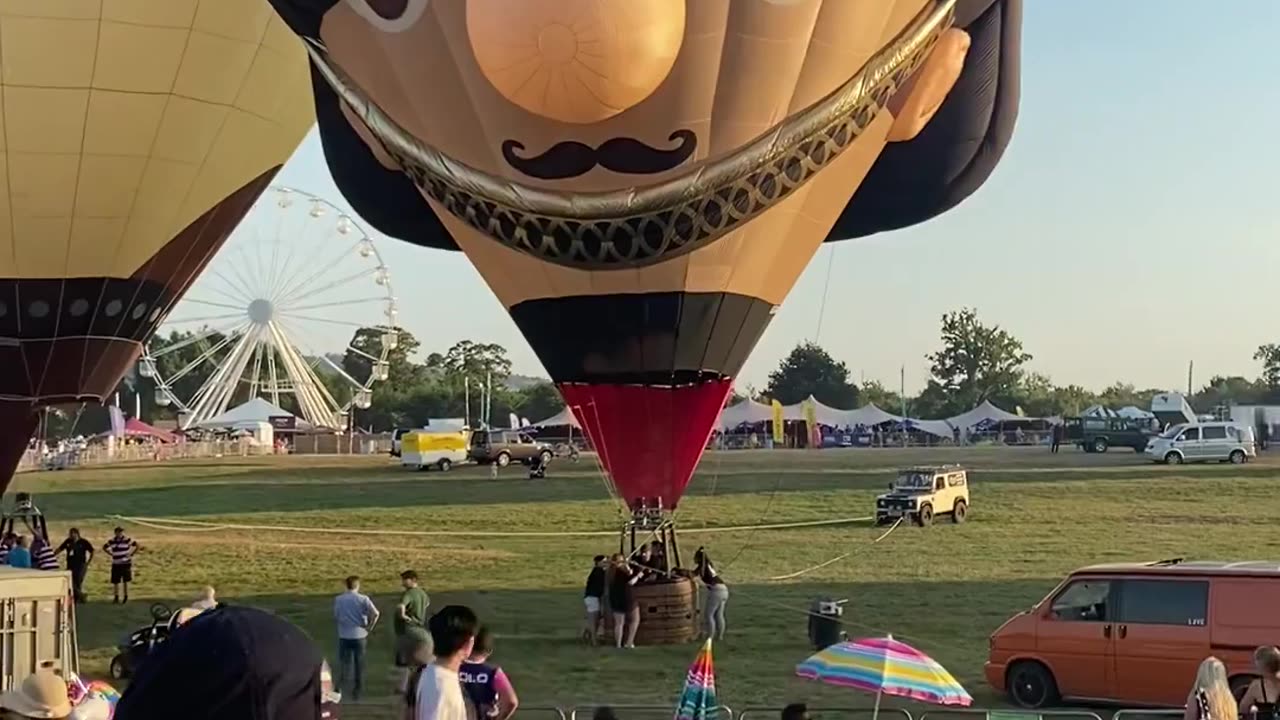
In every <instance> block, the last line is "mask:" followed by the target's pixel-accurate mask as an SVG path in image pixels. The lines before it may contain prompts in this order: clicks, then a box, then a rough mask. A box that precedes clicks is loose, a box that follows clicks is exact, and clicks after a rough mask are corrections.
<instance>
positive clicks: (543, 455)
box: [538, 450, 554, 467]
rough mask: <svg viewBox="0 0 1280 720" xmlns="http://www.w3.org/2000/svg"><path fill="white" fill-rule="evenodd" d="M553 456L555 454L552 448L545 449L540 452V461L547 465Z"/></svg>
mask: <svg viewBox="0 0 1280 720" xmlns="http://www.w3.org/2000/svg"><path fill="white" fill-rule="evenodd" d="M552 457H554V456H553V455H552V454H551V451H550V450H543V451H542V452H540V453H538V462H539V463H541V464H542V465H543V466H544V467H545V466H546V465H547V464H549V463H550V462H551V458H552Z"/></svg>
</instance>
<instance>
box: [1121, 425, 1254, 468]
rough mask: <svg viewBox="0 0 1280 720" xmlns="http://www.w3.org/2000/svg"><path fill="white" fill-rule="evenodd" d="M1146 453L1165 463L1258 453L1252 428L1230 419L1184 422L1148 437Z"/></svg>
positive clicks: (1248, 456)
mask: <svg viewBox="0 0 1280 720" xmlns="http://www.w3.org/2000/svg"><path fill="white" fill-rule="evenodd" d="M1146 453H1147V457H1149V458H1151V460H1152V461H1154V462H1162V463H1165V464H1166V465H1179V464H1181V463H1184V462H1231V463H1235V464H1237V465H1238V464H1240V463H1243V462H1245V461H1247V460H1251V459H1253V458H1255V457H1257V456H1258V445H1257V442H1256V441H1255V439H1254V436H1253V428H1252V427H1250V426H1248V425H1242V424H1240V423H1232V422H1206V423H1196V424H1191V423H1183V424H1181V425H1174V426H1172V427H1170V428H1169V429H1168V430H1166V431H1165V432H1164V433H1163V434H1161V435H1160V436H1159V437H1154V438H1151V439H1150V440H1148V441H1147V450H1146Z"/></svg>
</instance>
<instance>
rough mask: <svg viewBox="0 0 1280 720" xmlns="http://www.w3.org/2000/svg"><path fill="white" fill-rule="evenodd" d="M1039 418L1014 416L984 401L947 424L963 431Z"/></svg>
mask: <svg viewBox="0 0 1280 720" xmlns="http://www.w3.org/2000/svg"><path fill="white" fill-rule="evenodd" d="M1035 419H1037V418H1026V417H1022V416H1021V415H1014V414H1013V413H1011V412H1008V411H1005V410H1001V409H1000V408H998V407H996V406H995V405H992V404H991V401H990V400H983V401H982V404H981V405H979V406H978V407H976V408H974V409H972V410H970V411H969V412H966V413H961V414H959V415H956V416H955V417H952V418H947V424H948V425H950V426H951V427H954V428H960V429H961V430H968V429H969V428H971V427H973V426H975V425H978V424H980V423H984V422H1013V421H1018V420H1035Z"/></svg>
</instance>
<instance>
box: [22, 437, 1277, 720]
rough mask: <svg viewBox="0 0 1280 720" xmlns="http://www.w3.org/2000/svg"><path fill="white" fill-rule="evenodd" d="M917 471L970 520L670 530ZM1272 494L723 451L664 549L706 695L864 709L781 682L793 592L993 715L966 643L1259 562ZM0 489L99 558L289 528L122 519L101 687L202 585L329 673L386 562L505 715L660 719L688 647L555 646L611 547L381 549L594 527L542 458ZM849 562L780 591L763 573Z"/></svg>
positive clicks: (795, 633)
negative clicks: (677, 553)
mask: <svg viewBox="0 0 1280 720" xmlns="http://www.w3.org/2000/svg"><path fill="white" fill-rule="evenodd" d="M925 462H961V463H964V464H965V465H966V466H967V467H969V468H970V469H971V474H970V479H971V483H972V485H973V490H972V492H973V505H972V514H971V518H970V522H968V523H966V524H964V525H960V526H953V525H950V524H949V523H941V524H939V525H937V526H935V527H932V528H928V529H918V528H914V527H906V526H904V527H901V528H899V529H898V530H896V531H895V532H894V533H892V534H891V535H890V536H889V537H888V538H886V539H885V540H884V541H883V542H881V543H879V544H876V545H871V540H872V539H874V538H875V537H876V536H877V535H878V534H879V532H880V531H879V530H877V529H875V528H872V527H870V526H869V524H867V523H858V524H851V525H840V526H823V527H810V528H798V529H787V530H755V531H732V532H724V533H708V534H696V533H695V532H694V531H695V530H697V529H699V528H707V527H715V526H721V527H729V526H740V525H753V524H760V523H783V522H794V521H807V520H820V519H826V518H837V517H853V516H865V515H867V514H869V512H870V510H871V508H872V499H873V496H874V495H875V493H877V492H879V491H880V490H881V489H882V488H883V487H884V486H885V484H886V483H887V482H889V480H890V479H891V478H892V473H893V470H894V469H895V468H897V467H898V466H899V465H904V464H915V463H925ZM1278 481H1280V458H1276V457H1275V456H1272V457H1271V458H1263V459H1261V460H1260V461H1258V462H1256V463H1253V464H1250V465H1247V466H1243V467H1237V466H1225V465H1212V466H1178V467H1163V466H1153V465H1149V464H1146V463H1144V462H1142V459H1141V457H1140V456H1134V455H1133V454H1131V453H1118V452H1113V453H1108V454H1105V455H1086V454H1083V453H1079V452H1076V451H1070V450H1065V451H1064V452H1063V454H1061V455H1058V456H1051V455H1049V454H1048V453H1047V452H1046V451H1044V450H1043V449H994V448H993V449H981V450H955V449H950V450H947V449H940V450H932V451H931V450H910V451H899V450H851V451H841V450H828V451H821V452H806V451H738V452H724V453H710V454H708V456H707V458H706V460H704V461H703V464H702V468H701V471H700V472H699V474H698V475H697V477H696V478H695V479H694V481H693V484H692V485H691V487H690V491H689V494H688V496H687V497H686V499H685V502H684V503H683V504H682V506H681V510H680V515H679V522H680V524H681V527H683V528H685V530H686V533H685V534H684V535H683V536H682V537H683V540H682V545H683V547H684V548H685V552H686V553H687V554H691V551H692V549H693V548H695V547H696V546H697V545H699V544H705V545H706V546H707V548H708V550H709V551H710V552H711V553H712V556H713V557H715V558H716V559H717V564H718V565H719V566H720V569H721V570H722V572H723V573H724V575H725V576H726V577H727V579H728V582H729V583H730V587H731V597H730V601H729V610H728V615H729V623H730V634H729V638H728V639H727V640H726V641H725V642H724V643H723V644H720V645H718V646H717V648H716V664H717V667H716V669H717V682H718V684H719V691H720V698H721V700H722V701H723V702H726V703H728V704H729V705H731V706H734V707H738V708H741V707H744V706H747V705H761V704H764V705H772V706H780V705H782V704H784V703H785V702H790V701H796V700H804V701H808V702H809V703H810V704H828V705H864V704H869V702H870V700H869V698H866V697H864V696H860V695H857V694H854V693H851V692H849V691H842V690H838V689H832V688H827V687H822V686H818V685H815V684H811V683H807V682H804V681H800V680H797V679H795V678H794V677H793V676H792V668H793V666H794V665H795V663H797V662H798V661H800V660H802V659H803V658H805V657H806V656H807V655H808V649H807V646H806V638H805V623H806V617H805V614H804V611H805V609H806V608H807V606H808V603H809V602H810V600H811V599H812V598H814V597H817V596H822V595H830V596H836V597H847V598H849V599H850V600H849V603H848V606H847V611H846V628H847V630H848V631H849V632H850V634H851V635H857V634H866V635H872V634H883V633H887V632H891V633H893V634H894V635H895V636H896V637H899V638H900V639H904V640H906V641H908V642H911V643H912V644H914V645H916V646H918V647H920V648H921V649H922V650H924V651H926V652H928V653H930V654H931V655H933V656H934V657H935V658H937V659H938V660H939V661H940V662H942V663H943V664H944V665H945V666H947V667H948V668H949V669H950V670H951V671H952V672H953V673H954V674H955V675H956V676H957V677H958V678H959V679H960V680H961V681H962V682H963V683H964V684H965V685H966V687H967V688H968V689H969V690H970V692H971V693H973V694H974V696H975V697H976V699H977V704H978V705H988V706H989V705H992V704H994V703H998V702H999V699H998V698H996V697H994V696H993V694H992V693H991V692H990V691H989V690H988V689H987V688H986V686H985V685H984V684H983V683H982V679H981V678H982V662H983V660H984V659H985V653H986V648H987V636H988V635H989V634H990V632H991V631H992V630H994V629H995V628H996V627H997V626H998V625H999V624H1000V623H1001V622H1002V621H1003V620H1004V619H1005V618H1006V617H1008V616H1009V615H1010V614H1011V613H1013V612H1015V611H1017V610H1020V609H1024V608H1026V607H1027V606H1029V605H1030V604H1032V603H1034V602H1035V601H1036V600H1038V599H1039V598H1040V597H1042V596H1043V595H1044V594H1045V593H1046V592H1047V591H1048V590H1050V589H1051V588H1052V587H1053V585H1054V584H1055V583H1056V582H1057V581H1058V580H1059V579H1060V578H1061V577H1062V575H1063V574H1064V573H1065V572H1067V571H1070V570H1072V569H1074V568H1076V567H1079V566H1081V565H1086V564H1090V563H1095V562H1100V561H1118V560H1148V559H1158V558H1164V557H1174V556H1185V557H1188V558H1201V559H1206V558H1217V559H1246V558H1248V559H1258V558H1276V557H1280V535H1278V534H1277V533H1275V532H1274V527H1275V526H1274V515H1275V512H1274V510H1275V507H1276V501H1275V499H1274V498H1275V492H1276V488H1277V482H1278ZM11 490H15V491H16V490H27V491H31V492H34V493H36V500H37V503H38V504H39V506H40V507H41V508H42V509H43V510H44V511H45V513H46V515H47V516H48V517H49V518H50V528H51V531H52V532H53V533H54V534H55V535H58V536H61V535H62V534H64V533H65V532H66V529H67V528H68V527H70V525H72V524H76V525H78V526H79V527H80V528H81V529H82V530H83V532H84V534H85V535H86V536H87V537H89V538H90V539H91V540H93V541H95V544H97V545H99V546H100V545H101V543H102V542H103V541H105V540H106V538H107V537H108V535H109V531H110V528H111V527H112V526H113V525H114V524H116V521H115V520H112V519H111V518H110V516H112V515H117V514H118V515H127V516H149V517H163V518H176V519H184V520H197V521H205V522H210V523H231V524H241V525H254V526H288V527H293V528H306V529H309V530H311V531H312V532H307V533H304V532H292V531H279V530H254V531H244V530H215V531H208V530H203V531H188V532H178V531H162V530H156V529H153V528H149V527H146V526H140V525H137V524H130V523H125V525H126V526H127V527H128V529H129V532H130V534H131V535H133V537H134V538H135V539H137V540H138V541H139V542H140V543H142V545H143V546H144V547H145V552H144V553H143V554H141V555H140V556H139V558H138V560H137V563H136V573H137V582H136V585H135V587H134V589H133V598H132V600H133V601H132V602H131V603H130V604H129V605H128V606H125V607H117V606H113V605H111V604H110V601H109V599H110V598H109V586H108V585H107V564H106V563H105V562H101V561H96V562H95V564H94V567H93V568H92V569H91V572H90V576H89V580H88V582H87V585H88V588H89V590H90V592H91V595H92V597H91V600H92V601H91V602H90V603H89V604H88V605H86V606H84V607H83V608H82V610H81V611H80V614H79V629H80V643H81V648H82V664H83V665H84V667H85V669H86V670H88V671H89V672H90V673H104V672H105V669H106V665H107V662H108V661H109V659H110V657H111V654H112V653H113V646H114V644H115V643H116V642H117V640H118V639H119V638H120V636H121V635H122V634H123V633H125V632H126V631H128V630H130V629H132V628H134V627H136V626H138V625H140V624H142V623H144V622H145V621H146V619H147V606H148V604H149V602H150V601H154V600H162V601H165V602H168V603H171V604H173V605H174V606H175V607H176V606H177V605H180V604H183V603H186V602H188V601H189V600H190V599H192V598H193V596H194V594H195V592H196V591H197V590H198V588H199V587H200V586H202V585H204V584H206V583H211V584H213V585H215V586H216V587H217V588H218V590H219V594H220V596H221V597H222V598H223V599H226V600H228V601H233V602H237V603H245V604H254V605H259V606H263V607H267V608H271V609H273V610H275V611H277V612H279V613H281V614H283V615H285V616H286V617H288V618H290V619H292V620H294V621H295V622H297V623H299V624H300V625H302V626H303V627H304V628H306V629H307V630H308V631H309V632H311V633H312V635H313V637H315V638H316V640H317V641H318V642H320V643H321V644H322V646H323V647H324V648H325V649H326V652H328V653H329V654H330V656H331V657H333V656H334V645H335V643H336V641H335V640H334V639H333V631H332V628H331V624H332V623H331V621H330V607H331V605H330V603H331V598H332V596H333V594H334V593H336V592H338V591H339V590H340V584H341V578H343V577H344V576H346V575H348V574H352V573H355V574H359V575H361V576H362V577H363V578H364V583H365V589H366V591H368V592H370V593H371V594H372V595H373V596H374V599H375V602H377V603H378V604H379V606H380V607H381V608H383V610H384V612H390V611H391V610H392V609H393V607H394V599H393V598H394V597H395V594H394V593H395V590H396V588H397V587H398V574H399V572H400V571H401V570H403V569H405V568H415V569H417V570H418V572H419V573H420V574H421V575H422V576H423V577H424V578H425V585H426V587H427V589H428V591H429V592H430V593H431V596H432V601H433V605H435V606H436V607H439V606H441V605H443V604H445V603H449V602H460V603H465V604H468V605H471V606H472V607H474V608H475V609H476V610H477V611H478V612H479V613H480V614H481V616H482V619H483V620H485V621H486V622H488V623H489V624H491V625H492V626H493V627H494V628H495V630H496V631H497V632H498V634H499V639H498V651H497V654H496V655H495V660H496V661H498V662H499V663H500V664H502V665H503V666H504V667H505V668H506V670H507V672H508V674H509V675H510V676H511V677H512V679H513V681H514V682H515V684H516V687H517V689H518V690H519V691H520V695H521V699H522V701H523V703H524V704H525V705H526V706H538V705H550V704H559V705H574V704H582V705H588V704H594V703H599V702H602V701H608V702H610V703H615V704H658V705H667V704H668V703H670V702H671V701H672V700H673V699H674V697H675V695H676V694H677V692H678V690H679V687H680V685H681V682H682V680H683V675H684V672H685V670H686V668H687V666H688V663H689V661H690V660H691V659H692V656H693V652H694V648H693V647H692V646H686V647H666V648H640V649H636V650H629V651H615V650H613V649H604V648H586V647H583V646H581V645H579V643H578V642H577V639H576V638H577V630H578V627H579V625H578V623H579V622H580V612H581V600H580V596H581V588H582V582H583V579H584V577H585V575H586V571H587V569H588V566H589V564H590V559H591V556H592V555H594V554H596V553H606V552H609V551H610V550H611V548H615V547H616V544H617V543H616V539H614V538H611V537H608V536H600V537H506V538H503V537H475V536H471V537H468V536H465V535H456V536H422V535H420V536H412V535H395V534H392V533H391V531H396V530H403V531H452V532H459V533H460V532H464V531H507V532H513V531H543V532H555V531H593V530H594V531H602V532H607V531H609V530H611V529H613V528H615V527H617V522H618V518H619V515H618V514H617V511H616V510H615V505H614V504H613V501H612V500H611V499H610V496H609V494H608V492H607V490H606V487H605V486H604V484H603V481H602V480H601V478H600V475H599V474H598V472H597V471H596V470H595V469H594V464H593V463H591V462H589V461H586V460H584V462H582V463H579V464H576V465H570V464H567V463H562V464H558V465H555V466H553V467H552V469H551V472H550V474H549V477H548V479H547V480H545V481H539V482H530V481H528V480H526V479H524V477H523V474H522V473H521V472H520V471H519V470H518V469H515V468H512V469H511V470H510V471H507V472H506V473H505V474H504V476H503V477H500V478H498V479H497V480H494V479H491V478H490V477H489V475H488V472H487V471H486V470H481V469H475V468H469V469H463V470H455V471H454V472H451V473H448V474H439V473H412V472H407V471H402V470H401V469H400V468H399V467H398V466H394V465H391V464H390V463H389V462H388V460H386V459H385V458H360V459H340V458H308V457H296V458H279V459H276V458H272V459H262V460H253V461H242V460H225V461H199V462H195V461H193V462H180V463H173V464H168V465H145V466H128V467H111V468H90V469H83V470H73V471H65V472H58V473H36V474H26V475H21V476H19V479H18V480H17V482H15V484H14V486H13V487H12V488H11ZM1263 499H1266V500H1265V502H1264V501H1263ZM1266 503H1270V507H1271V509H1270V510H1266V509H1265V508H1264V507H1262V505H1265V504H1266ZM6 504H7V502H6ZM349 530H362V531H387V534H365V533H352V532H348V531H349ZM849 552H851V553H853V554H852V555H851V556H850V557H848V558H847V559H845V560H843V561H840V562H837V563H834V564H831V565H829V566H827V567H824V568H822V569H820V570H816V571H814V572H811V573H808V574H806V575H803V576H801V577H798V578H796V579H794V580H790V581H786V582H771V581H769V579H768V578H770V577H774V576H777V575H782V574H786V573H790V572H795V571H797V570H801V569H803V568H806V567H810V566H812V565H815V564H818V563H821V562H823V561H826V560H829V559H831V558H833V557H835V556H837V555H840V554H843V553H849ZM104 599H105V600H106V602H103V600H104ZM388 619H389V616H388ZM390 634H391V631H390V624H389V623H387V624H386V627H382V628H380V630H379V631H378V632H377V633H376V637H375V638H374V640H373V641H372V642H371V646H370V653H371V657H370V661H371V668H370V671H369V678H368V681H369V683H370V684H371V686H372V689H371V691H370V695H372V696H375V697H374V698H373V699H371V700H369V701H368V703H369V704H370V705H371V708H370V709H369V710H365V711H363V713H361V712H357V713H352V716H356V717H370V718H373V717H384V716H385V717H390V715H389V714H387V713H386V712H385V711H383V710H380V709H379V708H385V707H387V706H388V704H389V703H390V700H389V699H378V698H377V697H376V696H386V695H387V694H388V692H389V688H390V683H389V678H390V667H391V665H390V654H391V650H390V647H391V641H390ZM353 710H354V708H353Z"/></svg>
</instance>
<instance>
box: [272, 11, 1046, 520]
mask: <svg viewBox="0 0 1280 720" xmlns="http://www.w3.org/2000/svg"><path fill="white" fill-rule="evenodd" d="M272 3H273V5H274V6H275V7H276V9H277V11H279V12H280V14H281V16H282V17H284V18H285V20H286V21H287V22H288V23H289V26H290V27H291V28H293V30H294V31H295V32H296V33H298V34H299V35H300V36H301V37H302V38H303V39H304V42H305V43H306V45H307V47H308V50H309V52H310V54H311V58H312V65H313V70H312V76H313V86H314V91H315V96H316V111H317V116H318V118H319V124H320V131H321V138H322V140H323V144H324V149H325V155H326V158H327V160H328V164H329V167H330V169H331V170H332V173H333V176H334V178H335V179H336V181H337V183H338V186H339V187H340V188H341V190H342V192H343V193H344V195H345V196H346V197H347V199H348V200H349V201H350V202H351V204H352V205H353V206H354V208H355V209H356V210H357V211H358V212H359V213H360V214H361V215H362V216H363V217H364V218H365V219H366V220H368V221H369V222H370V223H371V224H372V225H373V226H374V227H376V228H378V229H379V230H380V231H382V232H384V233H386V234H388V235H390V236H393V237H397V238H401V239H403V240H406V241H409V242H412V243H416V244H419V245H423V246H427V247H434V248H444V249H457V250H461V251H462V252H464V253H466V255H467V257H468V258H469V259H470V260H471V262H472V263H474V265H475V266H476V268H478V270H479V271H480V273H481V275H482V276H483V277H484V278H485V280H486V282H487V283H488V284H489V286H490V287H491V288H492V290H493V292H494V293H495V294H496V295H497V296H498V298H500V299H501V301H502V303H503V304H504V305H505V306H506V308H507V309H508V311H509V312H510V314H511V317H512V318H513V320H514V321H515V323H516V325H517V326H518V327H519V328H520V330H521V332H522V333H523V334H524V336H525V338H527V339H528V341H529V343H530V345H531V346H532V348H533V349H534V351H535V352H536V353H537V355H538V357H539V358H540V359H541V361H542V363H543V365H544V366H545V368H546V370H547V371H548V373H550V375H551V378H552V380H553V381H554V382H555V383H556V384H557V386H558V387H559V388H560V391H561V393H562V394H563V396H564V399H565V401H566V402H567V404H568V405H569V406H570V407H571V408H572V409H573V411H574V413H575V415H576V416H577V418H578V420H579V421H580V423H581V424H582V425H583V427H584V429H585V431H586V432H587V433H588V434H589V436H590V439H591V441H592V443H593V445H594V446H595V448H596V449H597V451H598V452H599V454H600V457H601V460H602V462H603V464H604V466H605V467H606V469H607V471H608V473H609V475H610V477H611V478H612V481H613V483H614V484H615V485H616V487H617V489H618V491H619V494H620V496H621V497H622V498H624V499H625V500H626V501H627V503H628V505H629V506H630V508H631V510H632V512H633V513H635V515H636V517H635V521H634V522H635V523H636V524H637V525H639V526H640V527H642V528H646V529H652V528H653V527H654V523H662V522H664V521H663V520H661V519H655V517H658V518H660V517H661V516H662V514H663V513H664V512H669V511H671V510H673V509H674V508H675V507H676V506H677V504H678V503H679V502H680V498H681V495H682V494H683V492H684V490H685V487H686V485H687V484H688V482H689V479H690V477H691V475H692V473H693V471H694V468H695V466H696V465H697V463H698V460H699V458H700V457H701V455H702V453H703V450H704V448H705V446H706V444H707V440H708V437H709V435H710V433H711V431H712V428H713V425H714V423H715V421H716V418H717V416H718V415H719V413H720V410H721V408H722V407H723V405H724V401H725V398H726V396H727V394H728V393H729V391H730V384H731V382H732V380H733V378H734V376H735V374H736V373H737V372H738V371H739V370H740V368H741V367H742V365H743V362H744V361H745V360H746V358H747V356H748V354H749V353H750V351H751V349H752V347H753V346H754V345H755V343H756V341H757V340H758V339H759V337H760V335H761V333H763V332H764V329H765V327H766V326H767V325H768V323H769V320H770V318H771V317H772V316H773V314H774V311H775V310H776V309H777V307H778V306H779V305H780V304H781V303H782V301H783V299H784V298H785V297H786V294H787V292H788V291H789V290H790V288H791V286H792V285H793V284H794V283H795V281H796V279H797V277H798V276H799V275H800V273H801V271H802V270H803V269H804V268H805V266H806V265H807V264H808V262H809V260H810V259H811V258H812V256H813V254H814V253H815V252H816V251H817V249H818V248H819V246H820V245H821V244H822V243H823V242H824V241H829V240H839V239H843V238H851V237H858V236H865V235H868V234H872V233H876V232H880V231H884V230H892V229H895V228H901V227H905V226H908V225H912V224H915V223H919V222H922V221H924V220H926V219H928V218H931V217H933V216H935V215H937V214H939V213H941V212H943V211H945V210H947V209H949V208H951V207H953V206H954V205H956V204H957V203H959V202H960V201H961V200H963V199H964V198H965V197H967V196H968V195H969V194H971V193H972V192H973V191H974V190H975V189H976V188H977V187H978V186H980V185H981V184H982V182H983V181H984V180H985V179H986V178H987V176H988V175H989V174H990V172H991V171H992V169H993V167H994V166H995V165H996V162H997V161H998V159H999V157H1000V155H1001V153H1002V152H1003V150H1004V148H1005V146H1006V144H1007V143H1008V141H1009V138H1010V136H1011V133H1012V129H1013V124H1014V118H1015V116H1016V108H1017V97H1018V52H1019V48H1018V46H1019V37H1020V35H1019V32H1020V22H1021V21H1020V10H1021V4H1020V2H1019V0H519V1H515V0H272Z"/></svg>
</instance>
